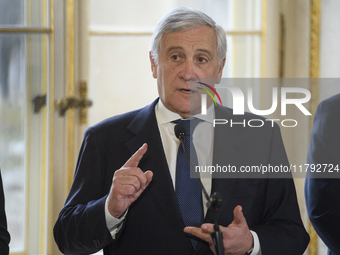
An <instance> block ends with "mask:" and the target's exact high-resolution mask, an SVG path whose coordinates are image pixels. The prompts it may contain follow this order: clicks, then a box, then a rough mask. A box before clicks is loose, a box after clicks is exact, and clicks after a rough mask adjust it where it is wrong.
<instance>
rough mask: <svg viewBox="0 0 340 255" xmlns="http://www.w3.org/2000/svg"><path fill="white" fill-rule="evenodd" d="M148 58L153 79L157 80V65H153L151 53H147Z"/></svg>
mask: <svg viewBox="0 0 340 255" xmlns="http://www.w3.org/2000/svg"><path fill="white" fill-rule="evenodd" d="M149 58H150V63H151V72H152V76H153V78H155V79H157V65H156V64H155V60H154V59H153V57H152V55H151V51H149Z"/></svg>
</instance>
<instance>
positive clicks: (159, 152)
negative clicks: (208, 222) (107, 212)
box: [126, 100, 192, 247]
mask: <svg viewBox="0 0 340 255" xmlns="http://www.w3.org/2000/svg"><path fill="white" fill-rule="evenodd" d="M157 102H158V100H156V101H155V102H153V103H152V104H151V105H149V106H147V107H145V108H144V109H142V110H141V112H139V114H137V116H136V117H135V118H134V119H133V120H132V121H131V123H130V125H129V126H128V127H127V128H128V129H129V130H130V131H131V132H132V133H134V134H135V137H134V138H133V139H131V140H130V141H128V142H127V144H126V146H127V148H128V150H129V151H130V153H131V154H133V153H135V152H136V150H138V148H140V146H142V144H144V143H147V144H148V151H147V152H146V153H145V155H144V156H143V158H142V160H141V162H140V164H139V166H140V167H141V169H143V170H145V171H146V170H151V171H152V172H153V174H154V175H153V179H152V182H151V183H150V185H149V187H148V190H149V192H150V193H151V194H152V196H153V197H154V198H155V201H156V202H157V203H158V205H159V206H160V207H161V208H162V211H163V213H164V216H165V218H166V219H167V220H168V221H169V222H170V224H171V225H172V226H173V228H174V229H175V231H176V232H177V233H178V234H179V235H182V236H183V234H184V232H183V228H184V227H185V226H184V223H183V220H182V215H181V213H180V210H179V207H178V202H177V198H176V194H175V191H174V187H173V182H172V179H171V176H170V172H169V168H168V164H167V161H166V157H165V153H164V149H163V145H162V141H161V137H160V132H159V129H158V125H157V121H156V116H155V110H154V109H155V105H156V104H157ZM181 239H182V240H184V242H185V243H186V245H189V246H190V247H192V246H191V243H190V241H189V239H187V238H185V239H184V238H181ZM186 239H187V240H186Z"/></svg>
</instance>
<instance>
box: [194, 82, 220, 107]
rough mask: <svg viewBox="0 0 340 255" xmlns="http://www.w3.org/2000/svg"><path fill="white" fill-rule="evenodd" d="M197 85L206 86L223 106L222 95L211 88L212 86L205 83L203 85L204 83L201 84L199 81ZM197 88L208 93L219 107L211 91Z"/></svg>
mask: <svg viewBox="0 0 340 255" xmlns="http://www.w3.org/2000/svg"><path fill="white" fill-rule="evenodd" d="M197 83H198V84H201V85H204V86H206V87H207V88H209V89H210V90H211V91H212V92H214V94H215V95H216V96H217V98H218V100H219V101H220V104H221V105H222V100H221V98H220V95H219V94H218V93H217V91H216V90H215V89H214V88H213V87H211V86H210V85H208V84H205V83H203V82H199V81H198V82H197ZM197 88H198V89H201V90H203V91H204V92H205V93H207V94H208V95H209V96H210V97H211V98H212V100H213V101H214V103H215V105H217V103H216V100H215V97H214V96H213V95H212V94H211V93H210V91H209V90H207V89H204V88H201V87H197Z"/></svg>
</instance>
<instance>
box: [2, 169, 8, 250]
mask: <svg viewBox="0 0 340 255" xmlns="http://www.w3.org/2000/svg"><path fill="white" fill-rule="evenodd" d="M10 240H11V237H10V235H9V233H8V231H7V219H6V213H5V196H4V189H3V185H2V177H1V171H0V254H4V255H6V254H9V247H8V244H9V241H10Z"/></svg>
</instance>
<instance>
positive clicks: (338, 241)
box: [305, 94, 340, 254]
mask: <svg viewBox="0 0 340 255" xmlns="http://www.w3.org/2000/svg"><path fill="white" fill-rule="evenodd" d="M339 113H340V94H337V95H335V96H333V97H331V98H328V99H326V100H324V101H323V102H321V103H320V104H319V106H318V108H317V110H316V113H315V116H314V124H313V129H312V133H311V140H310V146H309V151H308V158H307V163H308V164H311V165H313V166H317V165H318V164H321V165H322V164H325V165H327V167H326V172H323V170H324V166H325V165H323V166H322V171H321V172H316V171H309V172H308V173H307V178H306V182H305V196H306V205H307V211H308V215H309V218H310V221H311V223H312V225H313V226H314V229H315V231H316V232H317V234H318V235H319V236H320V238H321V239H322V240H323V241H324V243H325V244H326V245H327V247H328V248H329V251H328V254H340V219H339V216H340V179H339V178H340V132H339V130H340V129H339V127H340V114H339Z"/></svg>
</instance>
